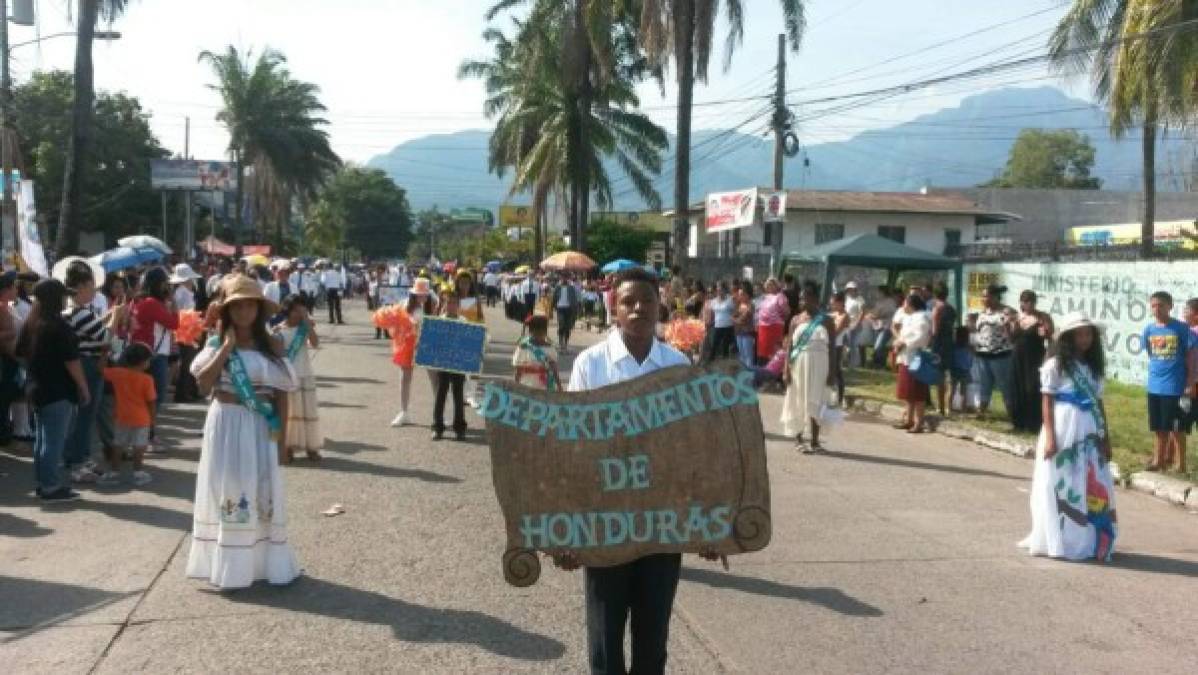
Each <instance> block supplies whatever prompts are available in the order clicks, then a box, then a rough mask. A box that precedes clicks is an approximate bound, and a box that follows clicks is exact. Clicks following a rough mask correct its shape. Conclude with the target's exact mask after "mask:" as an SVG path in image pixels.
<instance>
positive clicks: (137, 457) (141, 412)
mask: <svg viewBox="0 0 1198 675" xmlns="http://www.w3.org/2000/svg"><path fill="white" fill-rule="evenodd" d="M152 356H153V354H151V353H150V348H149V347H147V346H145V345H144V344H141V343H139V342H134V343H132V344H130V345H129V346H128V347H126V348H125V352H124V354H122V355H121V365H120V366H119V367H115V368H105V369H104V379H105V380H106V381H107V382H108V383H109V384H111V385H112V390H113V394H114V395H115V398H116V405H115V406H114V407H113V422H114V433H113V443H112V447H110V448H105V454H107V458H106V459H107V460H108V471H107V472H106V473H105V474H104V475H103V476H101V477H100V480H99V481H98V483H99V484H100V485H116V484H117V483H119V482H120V478H121V473H120V470H121V458H122V457H121V456H122V454H123V453H124V452H125V450H127V449H132V451H133V484H134V485H139V486H140V485H145V484H146V483H149V482H150V480H152V479H151V477H150V474H149V473H147V472H146V471H145V470H144V469H143V468H142V463H143V462H144V461H145V456H146V447H147V446H148V445H149V444H150V429H151V428H152V427H153V426H154V409H155V407H154V402H155V400H156V398H157V397H156V395H155V390H154V378H152V377H150V375H149V374H147V372H146V371H147V370H149V368H150V358H151V357H152Z"/></svg>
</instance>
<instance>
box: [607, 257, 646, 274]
mask: <svg viewBox="0 0 1198 675" xmlns="http://www.w3.org/2000/svg"><path fill="white" fill-rule="evenodd" d="M633 267H640V265H638V264H636V263H634V262H632V261H631V260H628V259H627V258H620V259H619V260H613V261H611V262H609V263H607V264H606V265H604V266H603V273H604V274H614V273H616V272H623V271H624V270H629V269H632V268H633Z"/></svg>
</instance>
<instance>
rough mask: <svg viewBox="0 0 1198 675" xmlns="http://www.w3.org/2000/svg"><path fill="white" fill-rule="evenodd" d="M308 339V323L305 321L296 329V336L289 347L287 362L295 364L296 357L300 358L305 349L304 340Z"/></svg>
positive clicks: (292, 338)
mask: <svg viewBox="0 0 1198 675" xmlns="http://www.w3.org/2000/svg"><path fill="white" fill-rule="evenodd" d="M307 339H308V322H307V321H305V322H303V323H301V324H300V325H299V327H297V328H296V329H295V335H293V336H292V337H291V344H289V345H287V360H288V361H291V362H292V363H295V357H297V356H299V352H300V349H303V347H304V340H307Z"/></svg>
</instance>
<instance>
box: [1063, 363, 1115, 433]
mask: <svg viewBox="0 0 1198 675" xmlns="http://www.w3.org/2000/svg"><path fill="white" fill-rule="evenodd" d="M1069 379H1070V381H1072V382H1073V388H1074V389H1076V390H1078V391H1080V392H1082V393H1083V394H1085V396H1086V398H1089V399H1090V400H1091V401H1093V402H1094V405H1093V407H1091V408H1090V414H1091V415H1093V416H1094V423H1095V424H1096V425H1098V435H1099V437H1102V438H1105V437H1106V420H1105V419H1103V415H1102V412H1101V410H1100V408H1099V407H1098V402H1099V398H1098V393H1097V392H1095V391H1094V387H1093V385H1092V384H1091V383H1090V378H1088V377H1084V376H1082V375H1081V374H1080V373H1078V372H1077V368H1076V367H1074V368H1070V369H1069Z"/></svg>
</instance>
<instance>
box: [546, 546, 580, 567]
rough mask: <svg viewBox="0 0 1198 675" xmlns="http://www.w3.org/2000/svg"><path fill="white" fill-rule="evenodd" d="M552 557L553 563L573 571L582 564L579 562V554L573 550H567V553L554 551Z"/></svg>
mask: <svg viewBox="0 0 1198 675" xmlns="http://www.w3.org/2000/svg"><path fill="white" fill-rule="evenodd" d="M552 557H553V564H554V565H556V566H557V568H558V569H560V570H563V571H566V572H573V571H574V570H576V569H578V568H579V567H581V565H579V564H578V556H576V555H574V553H573V552H571V551H566V552H565V553H554V554H552Z"/></svg>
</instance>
